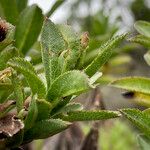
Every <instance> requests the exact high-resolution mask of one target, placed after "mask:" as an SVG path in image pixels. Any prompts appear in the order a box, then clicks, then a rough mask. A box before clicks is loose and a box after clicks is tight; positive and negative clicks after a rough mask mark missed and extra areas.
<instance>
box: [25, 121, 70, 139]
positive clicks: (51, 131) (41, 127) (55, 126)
mask: <svg viewBox="0 0 150 150" xmlns="http://www.w3.org/2000/svg"><path fill="white" fill-rule="evenodd" d="M69 125H70V123H68V122H65V121H62V120H60V119H47V120H41V121H39V122H37V123H36V124H35V125H34V126H33V128H31V129H29V130H28V131H27V132H25V135H24V141H30V140H33V139H44V138H48V137H50V136H52V135H55V134H57V133H59V132H61V131H63V130H65V129H66V128H68V127H69Z"/></svg>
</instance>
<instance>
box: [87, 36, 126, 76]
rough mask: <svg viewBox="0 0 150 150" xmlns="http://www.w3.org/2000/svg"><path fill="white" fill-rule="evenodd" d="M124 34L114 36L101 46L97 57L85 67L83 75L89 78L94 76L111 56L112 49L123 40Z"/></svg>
mask: <svg viewBox="0 0 150 150" xmlns="http://www.w3.org/2000/svg"><path fill="white" fill-rule="evenodd" d="M125 36H126V34H122V35H120V36H116V37H114V38H112V39H110V40H109V41H108V42H106V43H105V44H103V45H102V46H101V48H100V51H99V54H98V55H97V57H96V58H95V59H94V60H93V61H92V62H91V64H89V65H88V66H87V68H86V69H85V73H86V74H87V75H89V76H92V75H93V74H95V73H96V72H97V71H98V70H99V69H100V67H102V65H104V64H105V63H106V62H107V61H108V60H109V59H110V57H111V56H112V53H113V51H112V49H114V48H116V47H117V46H118V45H119V43H120V42H121V41H122V40H123V39H124V38H125Z"/></svg>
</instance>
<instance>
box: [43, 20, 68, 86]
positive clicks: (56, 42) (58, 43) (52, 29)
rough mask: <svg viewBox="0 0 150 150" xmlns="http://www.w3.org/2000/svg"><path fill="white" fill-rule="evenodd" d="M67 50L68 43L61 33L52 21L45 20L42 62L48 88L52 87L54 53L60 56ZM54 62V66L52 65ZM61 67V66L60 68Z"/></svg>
mask: <svg viewBox="0 0 150 150" xmlns="http://www.w3.org/2000/svg"><path fill="white" fill-rule="evenodd" d="M65 49H66V42H65V40H64V39H63V36H62V34H61V32H60V31H59V30H58V28H57V27H56V26H55V24H54V23H52V22H51V21H50V20H48V19H47V20H45V22H44V25H43V28H42V33H41V50H42V60H43V64H44V68H45V74H46V80H47V87H49V86H50V85H51V74H52V71H53V70H51V69H52V68H53V69H54V67H53V63H54V65H55V61H54V60H53V59H52V53H55V54H59V53H61V52H62V51H63V50H65ZM51 62H52V64H51ZM58 67H59V66H58Z"/></svg>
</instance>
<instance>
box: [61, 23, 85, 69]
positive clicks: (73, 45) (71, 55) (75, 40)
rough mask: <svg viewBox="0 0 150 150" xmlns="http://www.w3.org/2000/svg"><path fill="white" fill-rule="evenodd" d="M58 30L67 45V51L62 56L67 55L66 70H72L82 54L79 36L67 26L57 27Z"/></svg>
mask: <svg viewBox="0 0 150 150" xmlns="http://www.w3.org/2000/svg"><path fill="white" fill-rule="evenodd" d="M58 28H59V30H60V32H61V33H62V35H63V37H64V39H65V41H66V43H67V51H66V54H64V55H67V56H66V69H68V70H70V69H74V67H75V65H76V63H77V60H78V58H79V57H80V54H81V52H82V50H81V46H80V38H79V35H78V34H77V33H76V32H75V31H74V30H73V29H72V27H71V26H69V25H58Z"/></svg>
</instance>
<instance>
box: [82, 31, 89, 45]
mask: <svg viewBox="0 0 150 150" xmlns="http://www.w3.org/2000/svg"><path fill="white" fill-rule="evenodd" d="M88 44H89V33H88V32H84V33H83V34H82V35H81V45H82V47H83V48H86V47H87V46H88Z"/></svg>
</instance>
